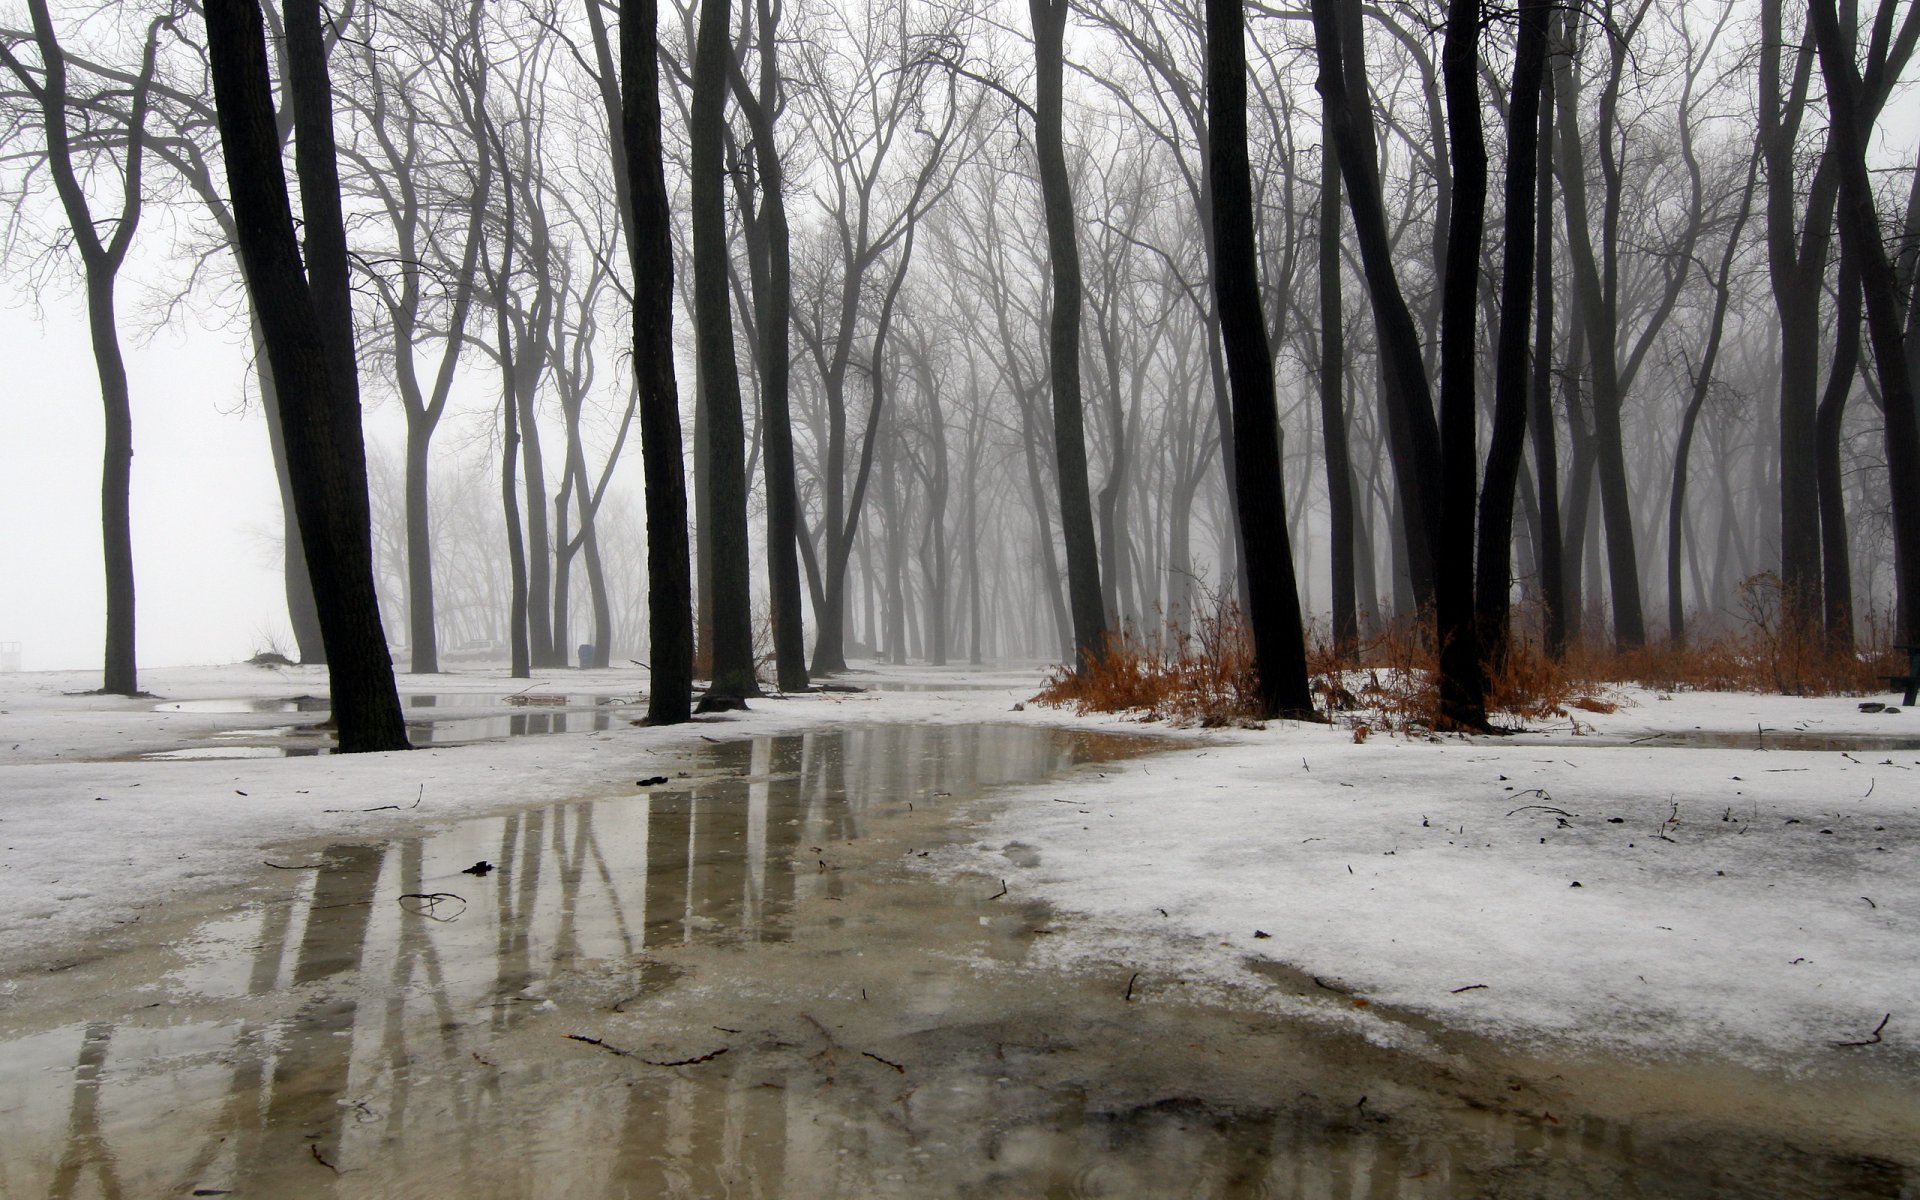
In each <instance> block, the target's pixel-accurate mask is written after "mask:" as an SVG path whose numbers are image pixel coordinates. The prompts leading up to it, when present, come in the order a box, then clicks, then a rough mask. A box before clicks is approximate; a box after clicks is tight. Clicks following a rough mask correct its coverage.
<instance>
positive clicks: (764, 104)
mask: <svg viewBox="0 0 1920 1200" xmlns="http://www.w3.org/2000/svg"><path fill="white" fill-rule="evenodd" d="M755 12H756V16H757V19H758V23H759V35H760V42H759V51H760V89H759V93H758V94H757V95H756V94H755V93H754V92H753V91H752V89H749V88H747V87H746V86H745V80H744V79H739V78H736V79H735V81H734V90H735V93H736V94H737V95H738V96H739V99H740V109H741V111H742V112H743V113H744V114H745V115H746V117H747V122H748V124H749V125H750V126H751V127H752V129H753V153H754V163H755V165H756V166H757V167H758V168H759V175H760V195H761V201H760V226H761V233H760V236H761V238H762V239H763V241H764V244H765V250H766V290H765V294H764V295H759V293H756V296H757V298H758V300H759V312H758V314H757V324H758V327H759V335H760V343H761V352H760V428H761V429H762V430H763V436H764V438H765V441H766V486H767V578H768V584H769V591H770V600H771V605H772V618H773V659H774V674H775V678H776V681H777V682H778V684H779V686H780V690H781V691H785V692H795V691H802V690H804V689H805V688H806V687H807V683H808V679H807V646H806V632H805V629H804V628H803V625H802V613H801V603H800V565H799V559H798V553H799V545H798V542H799V532H798V530H799V522H798V514H799V508H800V499H799V494H798V491H797V489H796V485H795V481H794V456H793V420H792V416H791V414H790V411H789V402H788V393H789V390H790V383H789V377H790V373H791V362H790V360H791V351H790V350H789V334H790V326H791V322H792V313H793V281H792V273H791V259H792V252H791V249H790V242H791V235H790V234H789V232H788V228H787V200H786V173H785V165H784V164H783V163H782V162H781V161H780V148H779V146H778V145H777V144H776V143H775V141H774V127H773V126H774V113H775V112H776V111H777V110H778V107H779V89H780V70H779V59H778V48H779V39H778V38H777V36H776V22H777V21H778V19H779V16H778V12H777V11H776V10H775V8H774V6H773V4H772V3H771V0H756V5H755Z"/></svg>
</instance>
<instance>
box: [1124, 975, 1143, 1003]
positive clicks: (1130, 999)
mask: <svg viewBox="0 0 1920 1200" xmlns="http://www.w3.org/2000/svg"><path fill="white" fill-rule="evenodd" d="M1139 979H1140V972H1138V971H1135V972H1134V973H1133V975H1132V977H1131V978H1129V979H1128V980H1127V1003H1128V1004H1132V1003H1133V985H1134V984H1135V983H1137V982H1139Z"/></svg>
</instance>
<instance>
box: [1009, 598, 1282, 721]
mask: <svg viewBox="0 0 1920 1200" xmlns="http://www.w3.org/2000/svg"><path fill="white" fill-rule="evenodd" d="M1255 684H1256V680H1255V677H1254V672H1253V639H1252V637H1251V636H1250V635H1249V633H1248V632H1247V627H1246V622H1245V620H1244V619H1243V618H1242V617H1241V615H1240V609H1239V606H1238V605H1235V604H1231V603H1221V602H1218V601H1216V602H1215V603H1214V604H1213V605H1212V606H1211V611H1210V612H1207V613H1205V614H1203V615H1201V616H1200V617H1199V619H1198V620H1197V621H1196V622H1195V623H1194V629H1193V631H1192V632H1191V633H1189V632H1188V631H1187V630H1185V629H1183V628H1181V626H1180V625H1179V624H1178V623H1176V622H1171V621H1169V622H1168V623H1167V624H1166V625H1165V626H1164V627H1163V628H1162V629H1161V630H1160V631H1159V632H1156V633H1154V634H1152V635H1143V634H1142V633H1141V632H1140V631H1139V630H1137V629H1133V628H1128V629H1125V630H1122V631H1120V632H1117V633H1110V634H1108V635H1107V646H1106V652H1105V653H1104V654H1103V655H1101V657H1100V659H1099V661H1097V662H1095V663H1092V664H1090V665H1089V666H1088V667H1087V668H1086V669H1085V670H1082V671H1073V670H1070V669H1068V668H1067V667H1064V666H1061V667H1055V668H1054V670H1053V672H1052V673H1051V674H1049V675H1048V676H1047V682H1046V686H1044V687H1043V688H1041V690H1040V694H1039V695H1037V696H1035V697H1034V700H1035V701H1037V702H1038V703H1041V704H1050V705H1054V706H1056V707H1060V708H1071V709H1073V710H1074V711H1075V712H1078V713H1089V712H1138V713H1140V714H1141V718H1140V719H1141V720H1143V721H1159V720H1166V721H1170V722H1172V723H1173V724H1176V725H1200V726H1209V727H1217V726H1221V725H1242V724H1248V723H1251V722H1253V721H1255V720H1256V719H1257V718H1258V717H1259V714H1260V707H1259V698H1258V690H1257V688H1256V686H1255Z"/></svg>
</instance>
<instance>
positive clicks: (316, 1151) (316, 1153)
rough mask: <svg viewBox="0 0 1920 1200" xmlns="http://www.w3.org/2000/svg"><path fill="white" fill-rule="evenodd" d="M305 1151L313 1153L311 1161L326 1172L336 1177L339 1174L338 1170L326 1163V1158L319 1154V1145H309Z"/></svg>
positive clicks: (316, 1143)
mask: <svg viewBox="0 0 1920 1200" xmlns="http://www.w3.org/2000/svg"><path fill="white" fill-rule="evenodd" d="M307 1149H309V1150H311V1151H313V1161H315V1162H317V1163H319V1164H320V1165H321V1166H323V1167H325V1168H326V1169H327V1170H329V1171H332V1172H333V1173H334V1174H335V1175H338V1174H339V1173H340V1168H339V1167H336V1166H334V1165H333V1164H332V1163H330V1162H328V1161H327V1156H326V1155H324V1154H322V1153H320V1144H319V1143H318V1142H314V1143H311V1144H309V1145H308V1146H307Z"/></svg>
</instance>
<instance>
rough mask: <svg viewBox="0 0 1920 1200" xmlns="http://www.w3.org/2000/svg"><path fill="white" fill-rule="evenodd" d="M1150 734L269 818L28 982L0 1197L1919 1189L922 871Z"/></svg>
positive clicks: (9, 1062) (946, 746) (2, 1141)
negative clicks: (413, 810) (332, 823)
mask: <svg viewBox="0 0 1920 1200" xmlns="http://www.w3.org/2000/svg"><path fill="white" fill-rule="evenodd" d="M1164 745H1165V743H1161V742H1153V741H1149V740H1147V739H1142V738H1130V737H1122V736H1116V735H1112V734H1100V733H1094V732H1088V731H1070V730H1059V729H1040V728H1024V727H1011V726H953V727H905V726H873V727H866V728H862V729H858V730H853V731H844V732H842V731H819V732H814V733H808V734H800V735H792V736H774V737H759V738H754V739H752V740H749V741H737V742H729V743H723V744H717V745H714V746H712V747H710V748H709V749H707V750H706V751H704V752H703V753H700V754H698V755H696V756H692V757H689V758H688V759H686V760H685V761H683V762H682V763H680V764H679V765H677V766H675V767H673V768H671V770H670V774H669V782H668V783H667V784H665V785H658V786H655V787H653V788H651V789H648V790H645V791H643V792H640V793H637V794H628V795H622V796H617V797H608V798H601V799H582V800H579V801H573V802H565V803H555V804H546V805H541V806H537V807H531V808H527V809H524V810H521V811H517V812H511V813H508V814H505V815H498V816H493V817H488V818H482V819H474V820H467V821H462V822H459V823H456V824H452V825H449V826H447V827H445V828H443V829H441V830H439V831H437V832H431V833H427V834H424V835H420V836H409V837H404V838H399V839H395V840H391V841H387V842H384V843H375V844H355V843H339V844H333V845H325V844H310V845H304V846H294V847H288V848H286V850H285V851H284V852H282V853H279V854H276V856H275V858H274V860H273V861H275V862H276V863H278V864H279V868H277V869H263V872H262V878H261V879H260V880H259V881H258V882H257V886H256V887H255V888H254V890H253V892H252V894H251V895H249V896H247V897H244V898H239V899H234V900H229V901H228V902H226V903H216V902H213V901H209V902H208V903H207V904H206V905H205V906H204V907H203V908H202V909H201V910H200V911H199V912H197V913H195V914H192V915H191V916H188V917H182V918H180V919H179V920H178V921H177V922H176V923H174V924H169V925H163V926H160V927H158V928H155V929H154V930H153V931H152V933H151V934H149V936H148V940H147V942H146V944H145V946H144V948H141V949H137V950H113V951H109V950H105V949H103V948H96V947H90V946H85V945H83V946H79V947H76V948H75V951H74V958H73V961H72V962H71V964H70V965H65V966H63V967H62V968H61V969H58V970H56V971H54V972H51V973H48V974H45V975H41V976H38V977H35V978H29V979H21V980H17V981H14V982H13V983H11V984H9V985H8V987H7V990H6V992H5V993H4V1001H5V1003H4V1007H0V1195H7V1196H13V1195H21V1196H33V1195H42V1194H52V1195H92V1194H125V1195H174V1194H187V1193H191V1192H194V1191H196V1190H200V1191H203V1192H227V1193H230V1194H233V1195H251V1196H301V1195H323V1196H326V1195H333V1196H354V1197H359V1196H367V1197H376V1196H378V1197H387V1196H400V1197H405V1196H444V1195H462V1196H521V1195H534V1194H551V1195H568V1196H602V1195H605V1196H616V1195H634V1196H649V1197H651V1196H675V1195H685V1196H712V1195H722V1194H727V1195H766V1196H773V1195H786V1196H795V1197H828V1196H848V1197H855V1196H858V1197H869V1196H887V1197H891V1196H898V1197H942V1196H955V1197H973V1196H982V1197H986V1196H992V1197H996V1198H999V1197H1025V1196H1042V1195H1044V1196H1075V1197H1098V1196H1116V1197H1120V1196H1124V1197H1153V1196H1167V1195H1194V1196H1303V1197H1304V1196H1327V1197H1348V1196H1377V1197H1400V1196H1433V1197H1439V1196H1483V1195H1512V1196H1562V1195H1564V1196H1632V1195H1643V1196H1663V1197H1664V1196H1691V1195H1702V1196H1705V1195H1756V1196H1765V1195H1779V1196H1789V1195H1806V1196H1848V1195H1860V1196H1902V1195H1907V1196H1911V1195H1915V1194H1916V1185H1915V1183H1914V1182H1913V1179H1914V1177H1913V1175H1912V1174H1910V1173H1909V1166H1903V1165H1902V1164H1901V1163H1900V1162H1897V1161H1894V1160H1892V1159H1889V1158H1884V1157H1880V1156H1876V1155H1873V1154H1870V1153H1860V1152H1858V1151H1856V1150H1834V1149H1831V1148H1828V1147H1825V1146H1824V1145H1823V1144H1822V1143H1821V1141H1820V1139H1819V1138H1817V1137H1815V1136H1813V1135H1811V1134H1809V1133H1807V1132H1806V1131H1805V1130H1803V1129H1792V1128H1789V1127H1788V1126H1787V1125H1786V1123H1785V1122H1783V1121H1782V1120H1780V1119H1779V1118H1778V1117H1777V1116H1769V1115H1767V1114H1768V1113H1769V1112H1771V1111H1772V1110H1771V1108H1770V1107H1769V1105H1768V1103H1767V1102H1766V1101H1765V1100H1764V1099H1763V1098H1761V1097H1754V1096H1746V1095H1743V1094H1741V1092H1740V1089H1742V1088H1746V1087H1751V1086H1752V1085H1753V1084H1754V1082H1755V1080H1754V1078H1752V1077H1749V1076H1739V1075H1733V1076H1728V1077H1725V1078H1711V1077H1710V1078H1707V1079H1706V1081H1705V1082H1702V1079H1701V1077H1700V1076H1697V1075H1696V1076H1692V1077H1690V1078H1691V1080H1692V1082H1691V1083H1690V1086H1692V1087H1694V1088H1695V1089H1697V1090H1698V1091H1700V1092H1701V1093H1704V1094H1705V1095H1706V1097H1707V1098H1705V1099H1703V1098H1702V1096H1700V1095H1694V1096H1689V1097H1686V1098H1684V1099H1681V1098H1675V1099H1673V1100H1672V1101H1671V1107H1672V1108H1673V1109H1674V1110H1675V1111H1674V1112H1672V1113H1665V1114H1661V1115H1659V1116H1658V1118H1657V1119H1652V1118H1649V1117H1648V1116H1647V1115H1646V1111H1647V1105H1646V1101H1645V1098H1644V1096H1642V1097H1641V1098H1639V1099H1638V1100H1634V1099H1629V1100H1626V1101H1620V1100H1617V1099H1616V1100H1614V1101H1608V1102H1604V1103H1603V1102H1602V1096H1601V1095H1600V1094H1599V1093H1600V1092H1603V1091H1605V1089H1604V1088H1600V1087H1597V1086H1596V1087H1595V1094H1594V1095H1586V1094H1584V1092H1585V1089H1586V1087H1587V1086H1589V1085H1595V1084H1596V1081H1597V1080H1606V1079H1608V1078H1610V1077H1611V1078H1612V1079H1613V1084H1612V1086H1614V1087H1616V1088H1618V1087H1619V1086H1620V1085H1619V1083H1618V1078H1619V1077H1621V1076H1625V1075H1633V1074H1634V1072H1633V1071H1632V1070H1629V1069H1625V1068H1623V1069H1622V1070H1621V1071H1619V1072H1608V1071H1606V1070H1601V1071H1598V1072H1596V1071H1595V1070H1592V1069H1587V1070H1585V1071H1584V1073H1583V1072H1581V1071H1576V1070H1573V1069H1571V1068H1569V1069H1568V1070H1567V1071H1565V1072H1564V1073H1553V1074H1549V1073H1547V1072H1533V1073H1532V1074H1531V1075H1529V1074H1527V1073H1524V1072H1521V1073H1515V1074H1508V1073H1506V1072H1504V1071H1502V1070H1501V1069H1499V1067H1498V1065H1497V1060H1496V1065H1494V1066H1491V1067H1490V1066H1489V1065H1488V1064H1487V1063H1486V1062H1484V1061H1482V1062H1480V1063H1479V1064H1477V1065H1474V1066H1469V1064H1468V1063H1467V1061H1466V1060H1465V1058H1464V1057H1462V1055H1461V1053H1460V1051H1459V1048H1458V1047H1454V1048H1448V1047H1446V1046H1442V1047H1440V1048H1439V1049H1437V1050H1434V1051H1432V1052H1431V1053H1427V1054H1421V1055H1409V1054H1407V1053H1405V1052H1402V1051H1399V1050H1389V1049H1384V1048H1382V1047H1381V1046H1380V1045H1379V1044H1377V1039H1375V1040H1369V1039H1366V1038H1362V1037H1358V1036H1354V1035H1353V1034H1351V1033H1349V1032H1345V1031H1342V1030H1340V1029H1339V1028H1338V1027H1337V1026H1334V1025H1331V1024H1321V1025H1315V1024H1311V1023H1302V1022H1301V1021H1299V1020H1298V1019H1297V1018H1293V1017H1289V1016H1285V1015H1282V1014H1280V1013H1278V1012H1276V1011H1275V1009H1274V1008H1273V1006H1272V1005H1270V1004H1267V1003H1264V1002H1263V1001H1262V999H1261V998H1260V996H1258V995H1255V996H1251V997H1248V996H1242V997H1232V996H1221V995H1218V994H1215V993H1211V992H1210V993H1208V994H1206V995H1191V996H1190V995H1188V994H1186V988H1185V985H1184V984H1183V983H1182V981H1180V980H1177V979H1164V978H1147V979H1142V978H1140V977H1138V976H1137V975H1134V974H1131V973H1130V972H1128V971H1127V970H1126V969H1124V967H1121V966H1118V965H1116V967H1115V969H1114V970H1113V971H1111V972H1101V971H1086V972H1079V973H1073V974H1068V973H1063V972H1059V971H1057V970H1049V969H1046V968H1044V967H1042V966H1040V965H1038V964H1036V963H1035V962H1034V957H1035V955H1034V953H1033V952H1034V949H1035V947H1036V946H1038V945H1041V944H1043V943H1044V942H1045V940H1046V939H1047V938H1048V937H1056V936H1061V935H1063V934H1065V933H1067V932H1068V930H1067V929H1066V928H1065V925H1066V923H1067V922H1066V920H1065V919H1064V918H1062V917H1060V916H1058V915H1057V914H1054V913H1052V912H1050V911H1048V910H1047V909H1046V908H1045V907H1044V906H1042V905H1039V904H1036V903H1032V902H1029V901H1026V900H1024V899H1022V898H1021V897H1020V896H1019V895H1017V894H1011V893H1005V894H1001V893H1000V889H999V888H998V881H997V880H992V879H973V878H963V879H961V880H958V881H946V882H942V881H940V880H937V879H935V878H933V877H931V876H930V875H928V874H927V873H925V872H924V871H921V870H918V869H916V864H917V863H919V862H921V861H922V856H923V855H924V854H926V853H928V852H930V851H932V850H934V849H936V848H937V847H938V846H939V845H941V844H942V843H943V842H944V841H946V840H948V839H951V838H952V837H954V836H956V835H958V836H965V834H966V830H965V827H964V826H963V825H961V826H958V827H956V824H957V823H956V820H955V817H956V812H957V810H958V809H959V808H960V806H963V805H965V804H966V803H967V802H968V801H969V800H971V799H973V798H975V797H977V796H979V795H981V794H983V793H984V792H987V791H989V790H991V789H992V788H993V787H994V786H995V785H999V784H1007V783H1017V782H1027V781H1033V780H1039V779H1046V778H1055V777H1062V776H1064V775H1067V774H1070V773H1074V772H1082V773H1084V772H1085V770H1086V769H1087V764H1090V763H1095V762H1099V761H1106V760H1111V759H1115V758H1120V757H1125V756H1131V755H1138V754H1143V753H1147V752H1149V751H1150V750H1153V749H1158V748H1163V747H1164ZM1002 852H1003V853H1004V854H1005V855H1006V857H1007V859H1008V860H1009V862H1010V864H1021V863H1025V862H1028V861H1030V860H1031V857H1032V855H1033V851H1032V849H1031V848H1030V847H1025V846H1021V845H1009V846H1006V847H1004V848H1003V851H1002ZM482 862H484V863H488V864H491V866H492V870H490V871H488V872H486V873H484V874H479V875H476V874H470V873H467V872H468V871H470V870H471V869H472V868H474V867H475V866H476V864H479V863H482ZM436 895H437V896H438V897H439V898H438V899H424V898H423V897H432V896H436ZM1269 975H1270V976H1271V978H1270V979H1269V980H1268V983H1269V985H1270V987H1271V990H1272V992H1273V993H1274V994H1275V995H1286V994H1288V993H1289V992H1290V991H1300V992H1309V993H1310V992H1313V991H1314V990H1315V986H1314V985H1315V981H1313V980H1312V979H1311V977H1301V978H1293V977H1291V976H1289V975H1288V974H1287V973H1286V972H1285V971H1283V970H1282V971H1274V972H1269ZM1321 1002H1324V1003H1328V1004H1332V1005H1343V1004H1346V1003H1348V1001H1346V1000H1345V999H1344V998H1343V997H1340V996H1338V995H1331V996H1328V995H1325V994H1323V995H1322V998H1321ZM1388 1018H1389V1020H1391V1019H1392V1018H1391V1015H1390V1014H1389V1015H1388ZM583 1039H591V1040H583ZM1640 1077H1641V1078H1643V1082H1642V1083H1640V1084H1638V1085H1636V1086H1637V1087H1638V1088H1639V1089H1640V1090H1642V1091H1647V1090H1652V1091H1657V1090H1658V1088H1659V1087H1660V1081H1661V1079H1662V1078H1663V1077H1662V1076H1661V1075H1660V1074H1659V1073H1658V1072H1653V1073H1651V1074H1649V1073H1646V1072H1641V1073H1640ZM1676 1079H1677V1077H1675V1078H1669V1079H1667V1082H1675V1081H1676ZM1556 1080H1557V1082H1556ZM1647 1080H1650V1081H1651V1082H1646V1081H1647ZM1628 1090H1632V1089H1628ZM1825 1099H1828V1098H1825V1097H1813V1098H1811V1099H1809V1100H1808V1102H1809V1103H1817V1102H1819V1101H1822V1100H1825ZM1845 1103H1846V1101H1845V1100H1844V1099H1834V1106H1835V1109H1836V1111H1840V1112H1841V1113H1842V1115H1841V1118H1840V1119H1841V1120H1842V1121H1844V1120H1845V1114H1844V1108H1845ZM1749 1109H1756V1110H1763V1111H1761V1112H1760V1115H1758V1116H1756V1115H1755V1114H1754V1112H1751V1111H1747V1110H1749ZM1623 1112H1624V1115H1619V1114H1621V1113H1623Z"/></svg>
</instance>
